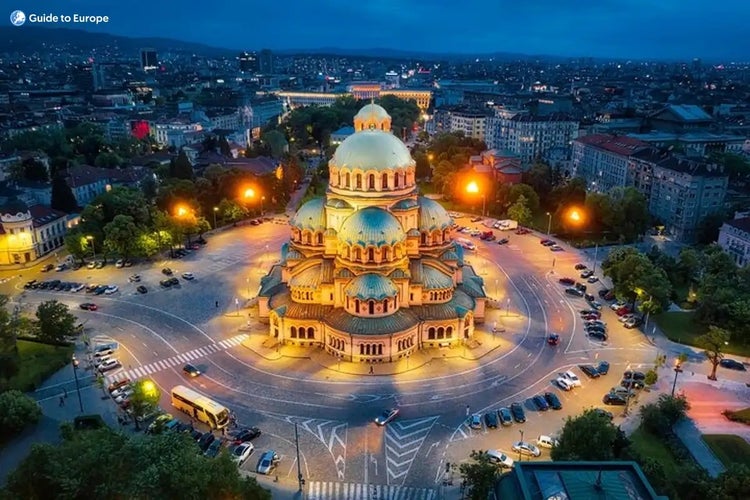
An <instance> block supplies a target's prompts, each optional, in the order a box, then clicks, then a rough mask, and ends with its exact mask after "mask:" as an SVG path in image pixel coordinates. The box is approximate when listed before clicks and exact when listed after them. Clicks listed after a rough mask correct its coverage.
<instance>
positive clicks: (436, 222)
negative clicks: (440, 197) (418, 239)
mask: <svg viewBox="0 0 750 500" xmlns="http://www.w3.org/2000/svg"><path fill="white" fill-rule="evenodd" d="M451 224H453V219H451V217H450V215H448V212H446V211H445V209H444V208H443V206H442V205H441V204H440V203H438V202H436V201H435V200H431V199H430V198H425V197H423V196H420V197H419V230H420V231H434V230H436V229H439V230H441V231H442V230H443V229H448V228H449V227H451Z"/></svg>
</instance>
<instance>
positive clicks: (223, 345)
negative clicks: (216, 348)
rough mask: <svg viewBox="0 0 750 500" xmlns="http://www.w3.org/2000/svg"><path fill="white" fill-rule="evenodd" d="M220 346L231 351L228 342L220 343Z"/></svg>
mask: <svg viewBox="0 0 750 500" xmlns="http://www.w3.org/2000/svg"><path fill="white" fill-rule="evenodd" d="M219 345H220V346H221V347H223V348H224V349H229V345H228V344H227V341H226V340H222V341H221V342H219Z"/></svg>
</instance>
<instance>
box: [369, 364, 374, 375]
mask: <svg viewBox="0 0 750 500" xmlns="http://www.w3.org/2000/svg"><path fill="white" fill-rule="evenodd" d="M373 373H375V370H373V367H372V365H370V375H372V374H373Z"/></svg>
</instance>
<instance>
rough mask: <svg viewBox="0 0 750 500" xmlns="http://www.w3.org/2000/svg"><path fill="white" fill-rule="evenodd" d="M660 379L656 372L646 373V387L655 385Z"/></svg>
mask: <svg viewBox="0 0 750 500" xmlns="http://www.w3.org/2000/svg"><path fill="white" fill-rule="evenodd" d="M658 379H659V375H658V374H657V373H656V370H649V371H647V372H646V380H644V382H646V385H654V384H655V383H656V381H657V380H658Z"/></svg>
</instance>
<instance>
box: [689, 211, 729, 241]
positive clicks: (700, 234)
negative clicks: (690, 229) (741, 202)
mask: <svg viewBox="0 0 750 500" xmlns="http://www.w3.org/2000/svg"><path fill="white" fill-rule="evenodd" d="M725 220H727V215H726V214H725V213H723V212H716V213H713V214H708V215H706V216H705V217H704V218H702V219H701V220H700V222H698V226H697V227H696V228H695V241H696V242H697V243H699V244H701V245H710V244H711V243H716V240H718V239H719V229H721V225H722V224H724V221H725Z"/></svg>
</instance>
